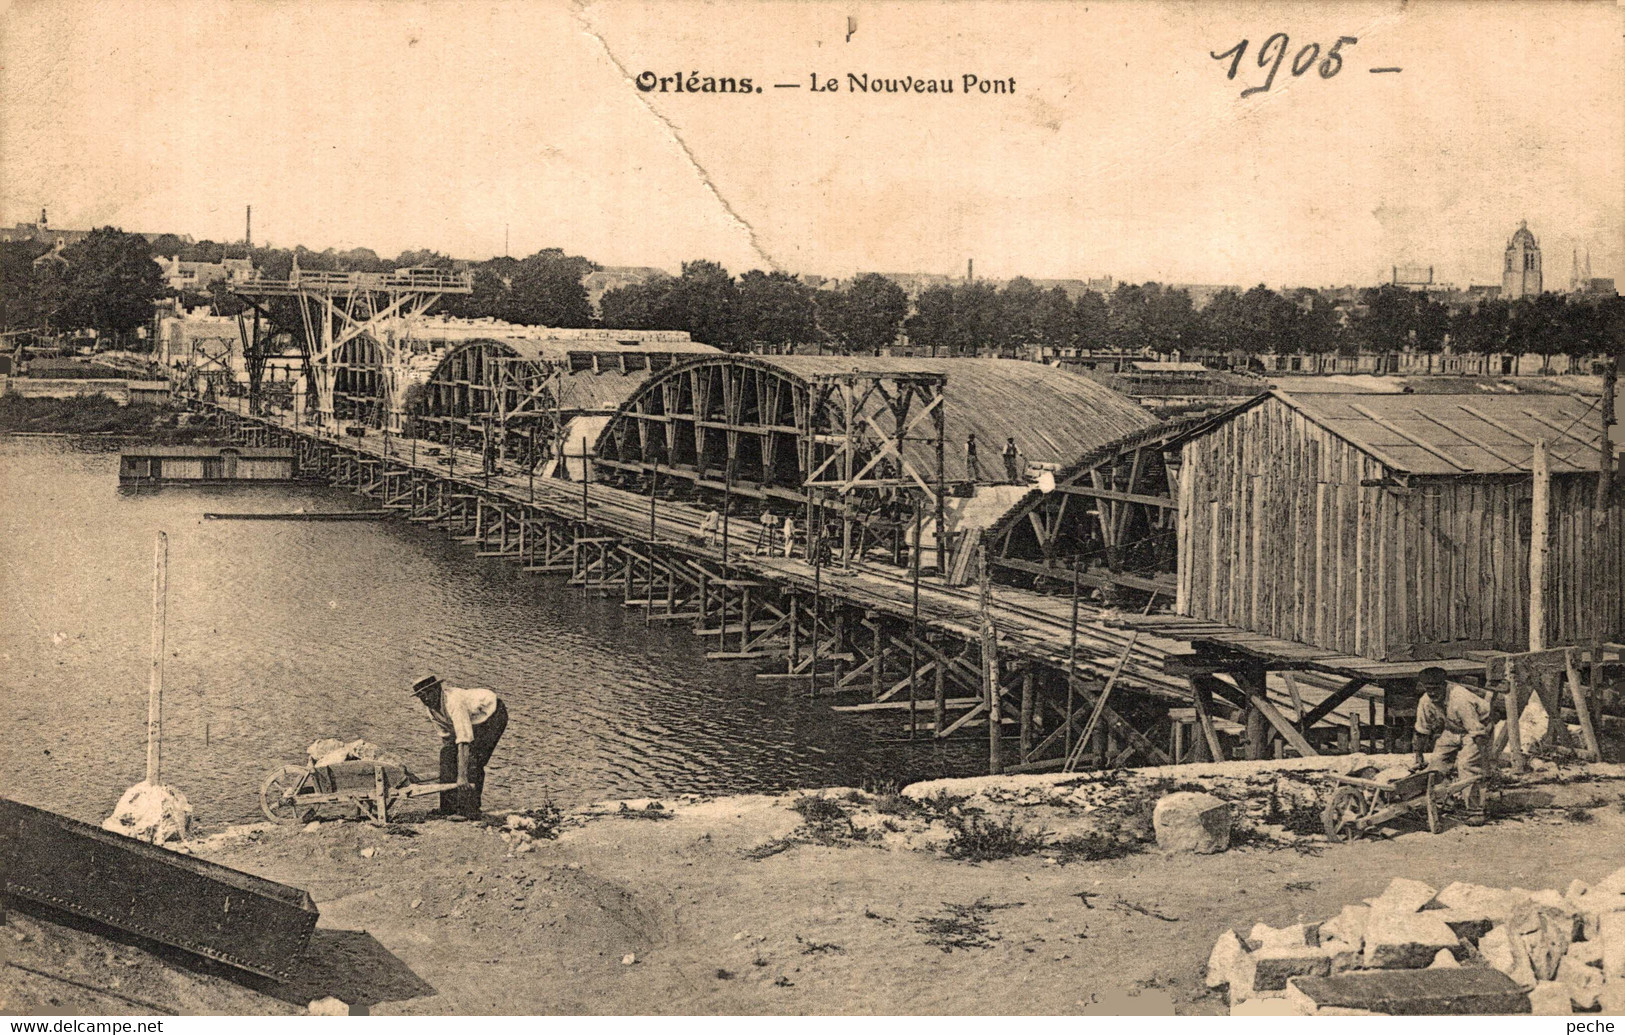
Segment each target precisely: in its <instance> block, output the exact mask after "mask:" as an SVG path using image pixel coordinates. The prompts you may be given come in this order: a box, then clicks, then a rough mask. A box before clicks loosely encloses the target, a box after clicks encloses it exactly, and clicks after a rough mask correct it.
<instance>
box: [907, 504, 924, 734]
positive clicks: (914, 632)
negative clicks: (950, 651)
mask: <svg viewBox="0 0 1625 1035" xmlns="http://www.w3.org/2000/svg"><path fill="white" fill-rule="evenodd" d="M922 514H923V509H922V508H921V507H920V501H919V500H917V499H916V500H915V501H914V551H913V552H914V556H913V557H911V558H910V560H912V561H913V562H914V563H913V565H912V567H913V569H914V570H913V572H912V575H913V582H914V604H913V610H912V611H910V613H909V619H908V739H909V740H913V739H914V735H915V733H916V731H917V728H918V726H919V719H918V715H917V708H918V705H917V703H916V702H917V701H918V700H919V697H918V695H917V694H916V693H915V692H914V674H915V673H916V672H918V671H919V668H920V525H921V517H922Z"/></svg>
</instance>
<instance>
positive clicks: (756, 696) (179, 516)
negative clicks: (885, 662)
mask: <svg viewBox="0 0 1625 1035" xmlns="http://www.w3.org/2000/svg"><path fill="white" fill-rule="evenodd" d="M117 472H118V454H117V452H116V447H113V446H108V445H106V444H105V443H91V442H88V441H84V440H80V441H74V440H68V439H61V438H16V437H6V436H0V551H3V558H4V561H3V566H0V692H3V693H4V695H5V702H6V716H7V718H8V720H9V721H8V722H7V735H6V737H5V738H4V746H3V747H0V795H4V796H6V797H11V798H15V799H17V800H20V801H24V802H28V803H29V804H33V805H38V806H41V807H43V808H49V809H53V810H56V811H60V812H64V813H66V814H68V815H71V816H75V817H77V818H80V819H84V820H87V821H100V820H101V819H102V818H103V817H104V816H106V814H107V813H108V812H109V811H111V807H112V805H113V803H114V802H115V801H117V799H118V796H119V794H120V793H121V792H122V791H123V789H124V788H125V787H127V786H129V785H130V784H132V783H135V782H137V781H139V780H140V779H142V777H143V775H144V773H145V759H146V718H147V681H148V671H149V665H150V654H151V652H150V646H149V644H150V637H151V615H152V565H153V540H154V536H155V534H156V533H157V532H158V531H160V530H162V531H164V532H166V533H167V534H168V536H169V593H168V631H167V653H168V657H167V659H166V662H165V668H164V741H163V774H162V775H163V779H164V782H166V783H169V784H172V785H174V786H176V787H177V788H179V789H180V790H181V791H182V792H184V793H185V794H186V795H187V796H188V797H189V798H190V800H191V802H192V806H193V809H194V813H195V818H196V819H197V820H199V821H200V822H202V823H203V824H205V825H217V824H220V823H226V822H240V821H244V820H248V819H252V818H254V817H256V816H257V815H258V811H259V807H258V794H259V785H260V782H261V780H262V779H263V778H264V776H265V774H266V773H267V772H268V771H269V770H271V769H272V768H274V767H276V766H278V765H281V764H283V763H298V762H302V761H303V759H304V751H305V747H306V745H308V744H309V743H310V742H312V741H314V740H316V739H318V738H321V737H329V736H332V737H339V738H341V739H345V740H349V739H354V738H356V737H365V738H366V739H367V740H370V741H372V742H374V743H376V744H379V745H382V746H385V747H387V748H389V749H391V750H393V751H395V752H397V753H399V754H400V755H401V756H402V757H403V758H405V759H406V761H407V763H408V765H410V766H411V768H412V769H413V770H414V771H415V772H416V773H417V774H418V775H419V777H420V778H423V779H433V778H434V777H435V775H436V770H437V762H436V759H437V757H438V734H437V732H436V731H435V729H434V728H433V727H432V726H431V725H430V724H429V722H428V720H427V718H426V717H425V716H424V715H423V713H422V712H421V711H420V710H419V709H418V708H417V706H416V704H415V703H413V702H412V701H411V700H410V698H408V697H407V696H406V693H405V688H406V687H407V686H408V685H409V684H410V683H411V682H412V680H413V679H414V678H415V677H416V676H418V675H420V674H422V673H423V672H426V671H433V672H437V673H440V674H441V675H442V676H444V677H445V678H446V680H447V681H448V682H450V683H452V684H453V685H461V686H489V687H492V688H493V689H495V690H496V691H497V692H498V694H500V695H501V696H502V697H503V698H504V700H506V701H507V703H508V708H509V712H510V722H509V726H508V731H507V734H506V735H505V736H504V738H503V741H502V743H501V745H500V746H499V747H498V748H497V753H496V756H495V758H494V759H493V761H492V764H491V766H490V768H489V769H488V770H487V782H486V794H485V798H486V804H487V807H488V808H490V809H500V808H504V807H524V806H526V805H530V804H534V803H536V802H538V801H540V800H541V799H543V798H548V797H550V798H552V799H553V800H555V801H558V802H560V803H561V804H572V803H581V802H585V801H595V800H603V799H614V798H623V797H644V796H662V795H671V794H677V793H684V792H704V793H736V792H748V791H760V790H781V789H787V788H792V787H817V786H827V785H834V784H852V785H857V784H862V783H865V782H875V783H878V782H884V781H897V782H900V783H901V782H906V781H909V780H914V779H923V778H930V777H936V776H943V775H964V774H968V773H971V772H974V771H975V766H976V755H977V753H976V752H975V750H974V749H973V748H969V747H967V748H958V747H956V748H955V749H953V750H951V751H948V752H944V751H943V750H942V749H940V748H938V747H930V746H918V747H911V746H906V745H901V744H897V743H888V742H887V740H888V739H895V738H898V737H899V736H900V735H901V727H903V726H904V725H905V724H906V721H907V720H906V716H905V714H904V713H900V712H897V713H880V715H879V716H874V715H867V716H855V715H850V714H846V715H841V714H836V713H833V712H831V711H830V710H829V708H828V704H827V702H814V701H810V700H808V699H807V698H806V688H805V686H804V685H803V686H802V687H801V689H800V690H799V691H798V690H797V689H795V688H794V686H793V685H792V684H786V683H780V682H766V683H764V682H758V681H757V680H755V679H754V678H753V672H754V671H755V670H754V669H753V668H750V667H748V666H745V665H742V664H738V663H726V662H712V661H707V660H706V659H705V654H704V652H705V649H706V643H705V642H704V641H702V640H701V639H700V638H698V637H695V636H694V635H692V634H691V633H690V632H689V630H688V629H687V628H686V627H672V626H671V625H669V624H668V625H662V624H660V623H656V624H655V625H654V626H653V627H652V628H651V627H645V625H644V623H643V619H642V617H641V612H639V611H635V610H627V609H625V608H623V607H622V606H621V604H620V601H619V599H618V596H617V597H614V598H606V597H603V596H600V595H598V594H596V593H594V594H587V593H584V592H583V591H581V590H580V589H576V588H571V587H568V586H566V585H565V583H564V580H563V578H562V577H560V576H553V575H548V576H536V575H527V574H525V573H523V572H520V571H518V570H517V568H516V567H515V566H513V565H509V564H507V563H505V562H502V561H499V560H496V559H494V558H476V557H475V556H474V555H473V551H472V550H471V549H469V548H467V547H464V546H459V545H457V544H454V543H451V542H449V541H448V539H447V537H446V535H445V533H444V532H440V531H434V530H430V529H425V528H423V527H421V526H417V525H412V524H410V523H407V522H404V521H398V520H389V521H382V522H376V521H350V522H269V521H205V520H204V519H203V514H204V512H205V511H238V512H241V511H256V512H275V511H292V510H295V509H298V508H304V509H306V510H338V509H353V508H357V507H360V506H361V505H362V504H361V502H360V501H358V500H357V499H356V498H355V497H353V496H350V495H349V494H347V493H344V492H340V491H338V490H335V489H330V488H326V487H322V486H306V485H278V486H219V487H204V486H198V487H182V486H166V487H164V488H162V489H160V490H156V491H154V490H151V489H147V490H144V491H142V492H140V493H132V492H130V491H129V490H121V489H120V488H119V487H118V484H117V481H118V477H117ZM368 505H370V504H368Z"/></svg>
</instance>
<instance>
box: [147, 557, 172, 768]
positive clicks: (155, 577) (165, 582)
mask: <svg viewBox="0 0 1625 1035" xmlns="http://www.w3.org/2000/svg"><path fill="white" fill-rule="evenodd" d="M168 602H169V537H168V536H167V535H165V534H164V533H162V532H159V533H158V541H157V543H156V544H155V545H154V547H153V558H152V668H151V670H150V671H149V672H148V675H147V783H149V784H151V785H153V786H154V787H156V786H158V784H159V777H160V775H161V774H160V772H159V761H160V757H161V755H162V753H163V739H164V631H165V630H164V627H165V624H166V612H167V609H168Z"/></svg>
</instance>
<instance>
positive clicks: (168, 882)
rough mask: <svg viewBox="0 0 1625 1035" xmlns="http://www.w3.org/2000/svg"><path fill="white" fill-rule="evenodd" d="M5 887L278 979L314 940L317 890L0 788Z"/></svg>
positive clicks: (16, 894)
mask: <svg viewBox="0 0 1625 1035" xmlns="http://www.w3.org/2000/svg"><path fill="white" fill-rule="evenodd" d="M0 873H3V874H4V880H5V885H4V887H5V893H6V894H7V895H11V896H14V897H17V898H22V899H30V900H33V901H36V902H40V903H43V904H45V905H47V906H51V907H53V908H56V909H60V910H65V911H67V912H70V913H74V914H77V915H79V916H83V917H87V918H89V919H91V920H95V921H97V922H98V923H102V924H106V925H107V926H109V927H114V928H117V929H118V930H121V931H127V932H129V933H131V934H135V935H139V936H141V937H143V938H150V939H151V940H153V941H155V942H161V943H162V944H164V945H172V946H175V947H176V948H180V949H185V950H186V951H188V952H195V953H197V954H198V955H200V956H207V957H208V958H210V959H214V960H219V961H220V962H222V963H227V964H230V965H231V966H234V967H239V968H241V969H243V970H247V971H250V972H252V973H255V974H261V975H264V976H266V977H271V978H276V979H278V980H287V978H288V977H289V975H290V973H291V967H292V965H293V961H294V959H295V958H296V957H298V956H299V954H300V953H302V952H304V951H305V948H306V947H307V946H308V945H309V944H310V936H311V932H312V931H314V930H315V928H316V917H317V910H316V906H315V903H313V902H312V901H311V898H310V895H309V893H307V892H305V891H304V890H302V889H300V888H294V887H289V886H288V885H286V884H278V883H276V882H275V881H270V880H266V879H265V878H263V877H256V876H254V875H253V874H251V873H244V872H242V871H241V870H234V869H231V868H230V867H227V866H221V865H219V864H217V863H211V862H205V861H203V860H202V859H195V858H193V857H192V856H189V855H181V854H179V853H176V852H171V851H169V850H167V849H164V848H159V847H157V846H155V845H150V844H147V843H145V842H143V841H137V840H135V839H134V838H129V837H125V836H123V835H122V834H114V833H111V832H109V831H106V830H102V829H101V828H100V827H94V826H91V825H90V824H88V823H81V822H79V821H78V820H76V819H70V818H68V817H67V816H61V815H58V814H56V813H54V812H47V811H45V810H44V809H37V808H34V807H33V806H32V805H24V804H21V803H20V802H15V801H11V800H10V799H7V798H0Z"/></svg>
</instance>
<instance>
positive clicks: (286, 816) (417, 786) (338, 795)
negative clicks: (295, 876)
mask: <svg viewBox="0 0 1625 1035" xmlns="http://www.w3.org/2000/svg"><path fill="white" fill-rule="evenodd" d="M456 787H457V785H456V784H454V783H418V782H416V780H415V778H414V777H413V776H412V773H411V772H410V771H409V770H408V769H407V768H406V767H405V766H403V765H399V764H396V763H386V762H375V761H366V760H360V759H352V760H349V761H344V762H334V763H332V764H330V765H316V764H315V763H311V764H309V765H302V766H299V765H285V766H282V767H280V768H278V769H274V770H272V771H271V773H270V774H269V775H267V776H266V778H265V782H264V783H262V784H260V811H262V812H264V813H265V816H266V818H267V819H269V820H271V821H272V822H273V823H308V822H310V821H311V820H312V819H314V818H315V817H316V815H317V811H318V810H319V809H321V808H323V807H324V806H330V805H346V806H350V807H352V808H354V809H356V810H357V811H359V812H360V814H361V816H362V817H363V818H365V819H369V820H371V821H372V822H373V823H376V824H378V825H379V826H382V825H384V824H385V823H388V822H389V816H390V813H391V811H393V809H394V808H395V805H396V803H397V802H399V801H402V800H404V799H407V798H417V797H421V796H422V795H425V794H439V793H441V792H442V791H450V790H454V789H456Z"/></svg>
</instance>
